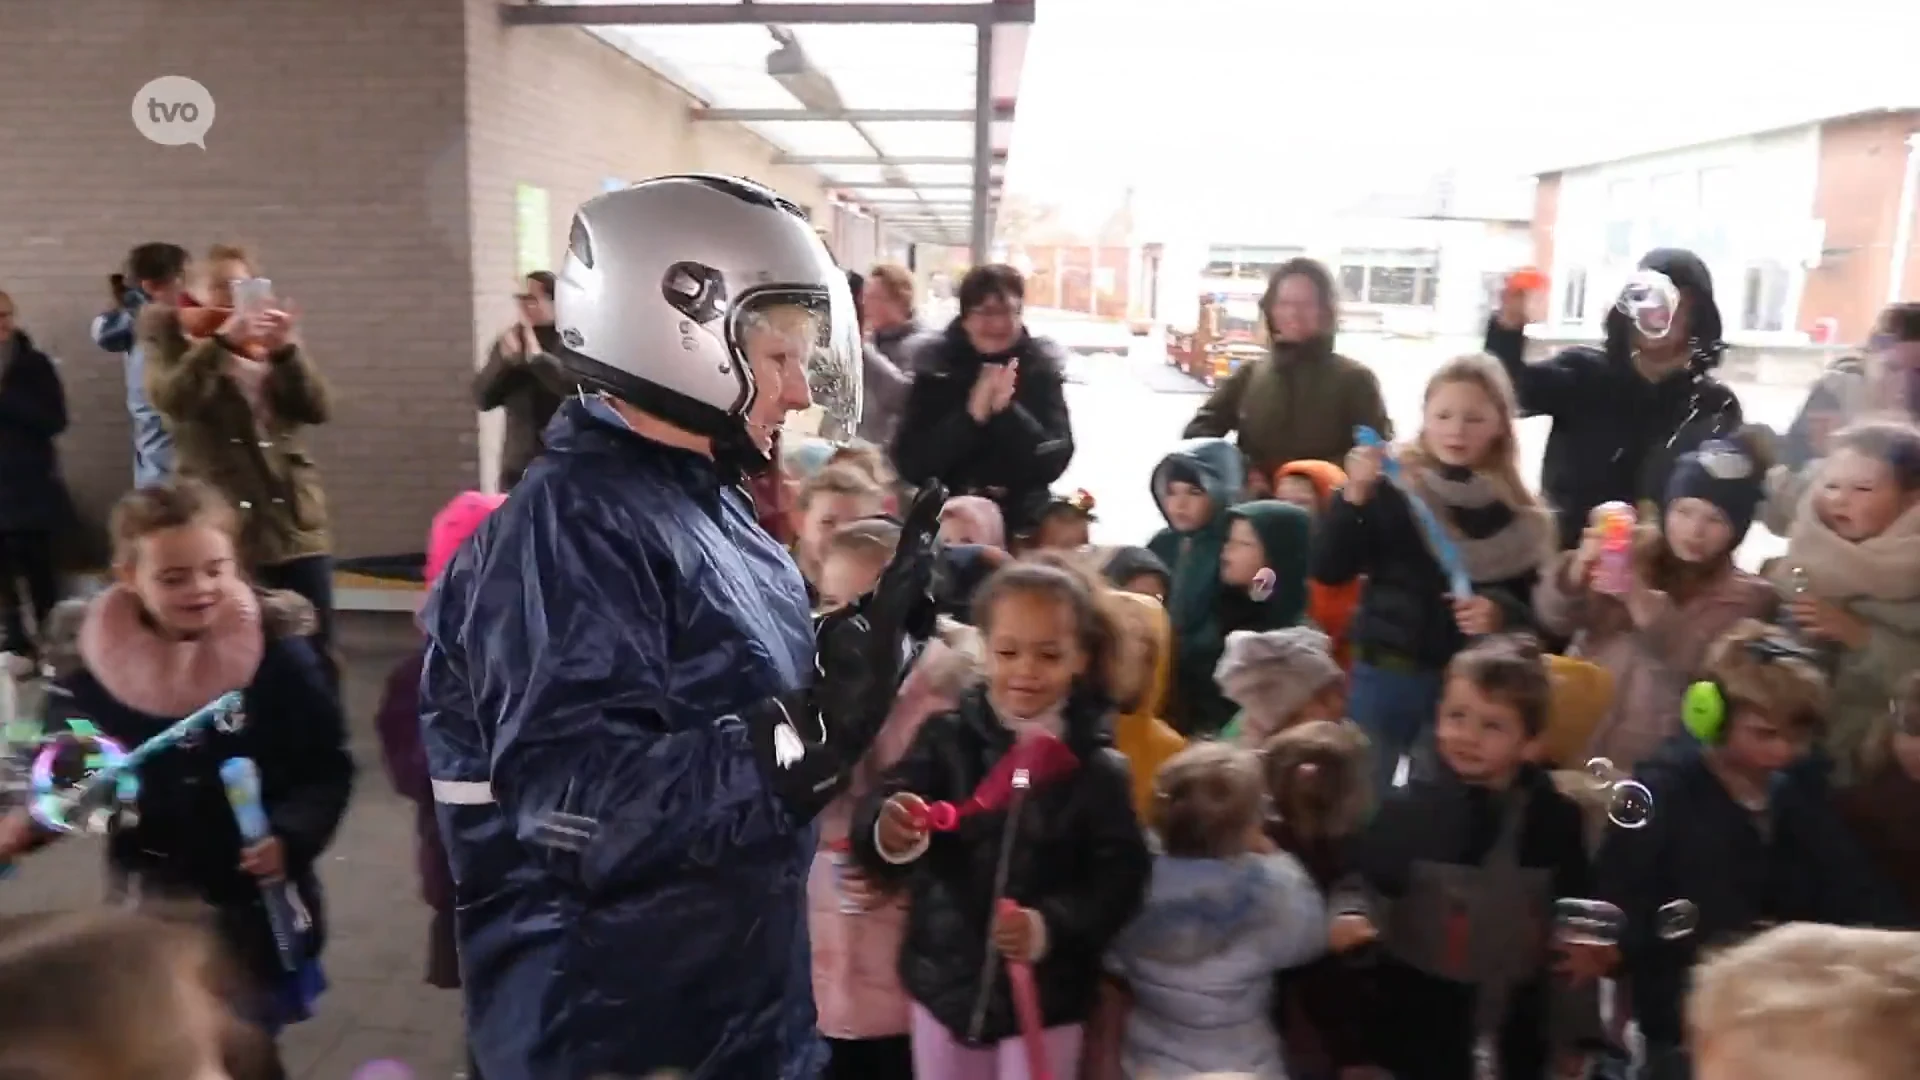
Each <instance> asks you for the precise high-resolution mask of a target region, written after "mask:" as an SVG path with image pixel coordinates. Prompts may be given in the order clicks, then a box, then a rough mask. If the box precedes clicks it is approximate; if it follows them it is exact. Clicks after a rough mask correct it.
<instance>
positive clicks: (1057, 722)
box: [850, 563, 1152, 1080]
mask: <svg viewBox="0 0 1920 1080" xmlns="http://www.w3.org/2000/svg"><path fill="white" fill-rule="evenodd" d="M974 613H975V615H976V616H977V618H978V625H979V628H980V632H981V634H982V636H983V638H984V640H985V643H986V676H987V678H986V684H985V685H984V686H982V687H979V688H977V689H975V690H973V691H972V692H970V693H969V694H968V695H967V696H966V697H965V698H964V699H962V701H961V703H960V707H959V709H957V710H955V711H954V712H950V713H945V714H942V715H939V716H934V717H932V718H930V719H928V720H927V722H926V723H925V724H924V725H923V726H922V727H921V728H920V731H919V734H918V735H916V736H915V738H914V740H913V745H912V746H911V747H910V748H909V749H908V750H907V753H906V756H905V757H903V758H902V759H901V760H900V761H899V762H898V763H897V764H896V765H895V766H894V767H893V769H892V770H890V771H889V772H888V774H887V775H886V777H885V779H884V780H883V781H882V782H881V784H880V786H879V787H878V788H877V789H876V790H875V791H874V792H873V793H872V794H871V795H870V796H869V797H868V798H867V799H866V800H865V801H864V802H863V804H862V806H861V808H860V810H859V812H858V814H857V815H856V817H855V819H854V823H853V827H852V833H851V836H850V840H851V841H852V846H853V853H854V856H855V858H856V859H858V860H859V862H860V864H861V867H862V869H863V870H865V871H866V872H867V873H869V874H871V875H872V876H873V877H874V878H876V879H877V880H879V881H881V882H888V881H891V882H895V883H904V884H905V885H906V886H907V888H908V890H909V893H910V896H911V906H910V908H909V914H908V916H907V931H906V937H905V940H904V941H903V942H902V945H901V949H900V981H901V984H902V985H903V986H904V987H905V988H906V990H907V993H908V994H909V995H910V996H911V997H912V998H913V1001H914V1007H913V1058H914V1074H915V1075H916V1076H918V1077H919V1078H920V1080H971V1078H974V1077H986V1078H989V1080H991V1078H993V1077H1000V1078H1002V1080H1011V1078H1015V1077H1021V1076H1024V1075H1025V1072H1024V1070H1025V1061H1026V1058H1025V1053H1024V1051H1023V1049H1022V1047H1021V1043H1020V1039H1019V1026H1018V1023H1017V1020H1016V1017H1015V1014H1014V1009H1013V1003H1012V999H1011V996H1010V991H1009V986H1008V982H1007V975H1006V964H1005V963H1004V962H1003V958H1004V959H1005V960H1014V961H1026V962H1029V963H1031V964H1032V965H1033V975H1034V981H1035V983H1036V984H1037V986H1038V994H1039V1004H1040V1010H1041V1013H1042V1014H1043V1019H1044V1023H1045V1025H1046V1028H1047V1031H1046V1043H1047V1050H1048V1055H1049V1057H1050V1059H1051V1060H1052V1062H1053V1069H1054V1072H1055V1075H1056V1076H1062V1077H1064V1076H1071V1075H1073V1074H1074V1071H1075V1070H1076V1069H1077V1067H1078V1060H1079V1055H1080V1045H1081V1038H1082V1036H1081V1025H1083V1024H1084V1023H1085V1021H1086V1020H1087V1018H1088V1016H1089V1014H1090V1013H1091V1011H1092V1009H1093V1005H1094V1000H1095V994H1096V991H1097V990H1098V987H1099V982H1100V974H1101V961H1102V957H1103V956H1104V954H1105V952H1106V949H1107V946H1108V944H1109V943H1110V942H1111V941H1112V940H1113V938H1114V937H1115V936H1116V935H1118V934H1119V932H1120V931H1121V930H1122V929H1123V928H1124V927H1125V926H1126V925H1127V923H1128V921H1129V920H1131V919H1132V917H1133V915H1134V913H1135V911H1136V910H1137V909H1138V908H1139V906H1140V901H1141V898H1142V896H1143V895H1144V894H1145V891H1146V884H1147V878H1148V876H1149V874H1150V873H1151V871H1152V863H1151V859H1150V857H1149V855H1148V854H1147V846H1146V840H1145V837H1144V835H1143V834H1142V832H1141V828H1140V824H1139V821H1138V820H1137V819H1136V818H1135V816H1134V810H1133V795H1132V781H1131V778H1130V776H1129V774H1128V772H1127V767H1126V764H1125V760H1124V759H1122V758H1120V757H1119V756H1118V755H1117V754H1115V753H1114V752H1113V751H1112V749H1111V746H1110V743H1109V741H1108V738H1107V734H1106V730H1107V714H1108V712H1109V706H1108V704H1107V701H1106V697H1105V695H1104V693H1103V692H1102V691H1101V690H1100V689H1099V688H1098V680H1097V678H1096V677H1095V673H1098V672H1104V671H1107V670H1109V668H1108V662H1107V652H1108V645H1107V643H1108V642H1109V641H1111V640H1112V635H1111V632H1110V631H1109V629H1108V628H1107V623H1106V617H1105V616H1104V614H1103V613H1102V612H1101V610H1100V608H1099V607H1098V605H1097V603H1096V601H1095V599H1094V597H1093V596H1092V595H1091V593H1090V592H1089V590H1088V588H1087V586H1086V583H1085V582H1084V581H1082V580H1081V578H1080V577H1078V576H1076V575H1074V574H1073V573H1072V572H1070V571H1068V570H1065V569H1062V568H1058V567H1054V566H1048V565H1043V564H1039V563H1015V564H1013V565H1011V566H1008V567H1006V568H1004V569H1002V570H1000V571H998V572H996V573H995V574H994V576H993V577H991V578H989V579H988V580H987V582H986V583H985V584H984V585H983V586H982V587H981V590H980V593H979V594H978V595H977V596H976V597H975V600H974ZM1042 734H1044V735H1047V736H1052V737H1055V738H1058V739H1060V740H1062V741H1064V742H1065V743H1066V745H1067V746H1068V747H1069V748H1071V749H1072V751H1073V752H1074V755H1075V756H1076V757H1077V758H1078V759H1079V767H1078V769H1077V770H1075V771H1074V772H1072V773H1071V775H1068V776H1066V777H1064V778H1058V779H1053V780H1048V779H1046V778H1035V779H1033V781H1032V787H1031V789H1030V791H1029V792H1028V793H1027V794H1026V796H1025V797H1024V799H1023V800H1022V801H1021V802H1018V803H1015V804H1013V805H1012V806H1010V807H1008V808H1006V809H988V810H986V811H984V812H980V813H975V814H972V815H971V816H968V817H965V818H962V819H961V820H960V823H959V826H958V828H957V829H955V830H954V831H952V832H942V833H933V832H929V831H928V830H927V827H926V823H925V822H924V820H922V819H921V818H919V817H918V816H917V814H916V811H920V810H924V809H925V806H926V804H927V803H928V802H932V801H935V800H942V801H947V802H951V803H954V804H964V803H966V802H967V800H968V799H969V798H970V797H971V796H972V795H973V794H974V793H975V791H976V790H977V789H978V788H979V787H980V785H981V783H982V781H983V780H985V779H986V778H987V776H988V775H989V774H990V773H992V772H993V771H994V766H995V765H996V764H997V763H998V762H999V761H1000V760H1001V759H1002V758H1003V757H1005V756H1006V755H1007V754H1008V753H1009V752H1010V751H1011V750H1013V748H1014V746H1015V744H1016V743H1017V742H1018V741H1020V740H1023V739H1030V738H1036V737H1039V736H1041V735H1042ZM1009 829H1012V830H1013V832H1012V834H1011V835H1012V841H1011V844H1010V846H1008V836H1009V834H1008V830H1009ZM1003 852H1004V853H1005V854H1004V855H1003ZM1003 858H1004V859H1005V860H1006V861H1005V862H1004V863H1003V862H1002V859H1003ZM1002 901H1010V902H1011V904H1012V905H1013V907H1012V908H1011V909H1008V910H1002V908H1001V902H1002ZM989 943H991V951H988V950H989ZM983 960H984V961H985V964H984V966H983V963H982V961H983Z"/></svg>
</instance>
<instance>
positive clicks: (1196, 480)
mask: <svg viewBox="0 0 1920 1080" xmlns="http://www.w3.org/2000/svg"><path fill="white" fill-rule="evenodd" d="M1245 468H1246V467H1245V464H1244V463H1243V461H1242V459H1241V457H1240V451H1239V449H1238V448H1236V447H1235V446H1234V445H1233V444H1232V443H1230V442H1228V441H1227V440H1225V439H1212V438H1208V439H1189V440H1187V441H1186V442H1183V443H1181V444H1180V445H1179V446H1177V447H1175V448H1174V450H1173V452H1172V453H1170V454H1168V455H1167V456H1166V457H1164V458H1162V459H1161V460H1160V464H1159V465H1157V466H1155V467H1154V470H1153V477H1152V481H1151V483H1152V489H1153V498H1154V501H1155V503H1157V504H1158V505H1159V507H1160V513H1161V516H1163V517H1165V518H1166V520H1167V527H1166V528H1164V529H1161V530H1160V531H1159V532H1158V533H1155V534H1154V537H1153V539H1152V540H1149V541H1148V542H1147V550H1149V551H1151V552H1152V553H1153V554H1154V555H1155V556H1156V557H1157V558H1159V560H1160V561H1161V562H1162V563H1163V564H1165V565H1166V566H1167V567H1168V568H1169V569H1170V570H1171V573H1172V588H1171V590H1170V591H1169V592H1168V594H1167V615H1168V616H1169V617H1170V618H1171V619H1172V620H1173V641H1174V650H1175V651H1174V662H1173V694H1172V696H1171V697H1170V698H1169V699H1168V703H1167V719H1168V720H1170V721H1172V722H1173V725H1174V726H1175V727H1177V728H1179V729H1180V730H1181V731H1183V732H1185V733H1187V734H1193V733H1195V732H1196V731H1199V732H1202V733H1206V732H1208V731H1211V730H1217V728H1218V725H1219V723H1224V722H1225V720H1226V717H1225V716H1219V717H1218V719H1217V721H1216V723H1215V727H1214V728H1213V729H1208V728H1206V727H1205V723H1206V720H1207V717H1208V715H1209V714H1207V713H1205V712H1200V711H1198V710H1199V709H1200V708H1202V707H1204V706H1205V705H1206V704H1207V703H1209V702H1215V701H1217V700H1218V699H1219V691H1218V690H1217V689H1215V687H1214V685H1213V668H1214V665H1215V664H1217V663H1219V662H1220V649H1221V647H1222V645H1223V644H1224V642H1225V638H1226V634H1225V632H1224V631H1222V630H1221V628H1220V612H1219V599H1220V551H1221V548H1222V547H1223V546H1224V545H1225V543H1226V539H1227V532H1228V526H1229V524H1230V521H1231V519H1230V518H1229V517H1228V514H1227V511H1228V509H1229V508H1230V507H1232V505H1233V503H1234V501H1235V500H1236V499H1238V498H1239V493H1240V488H1241V486H1242V485H1243V484H1244V483H1245V481H1246V473H1245ZM1219 711H1220V710H1219V709H1218V708H1217V707H1216V708H1214V710H1213V712H1214V713H1218V712H1219Z"/></svg>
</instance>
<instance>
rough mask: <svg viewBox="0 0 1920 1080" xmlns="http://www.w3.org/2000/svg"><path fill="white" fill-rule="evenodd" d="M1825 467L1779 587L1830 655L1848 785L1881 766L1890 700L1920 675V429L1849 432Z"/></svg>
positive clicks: (1839, 757) (1799, 521)
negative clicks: (1879, 756)
mask: <svg viewBox="0 0 1920 1080" xmlns="http://www.w3.org/2000/svg"><path fill="white" fill-rule="evenodd" d="M1818 469H1819V472H1818V474H1817V478H1816V479H1815V480H1814V482H1813V485H1812V488H1811V490H1809V491H1808V493H1807V495H1806V497H1805V498H1803V499H1802V501H1801V503H1800V508H1799V510H1798V511H1797V512H1796V513H1795V515H1794V521H1793V527H1792V528H1791V529H1789V530H1788V532H1787V553H1786V555H1785V557H1784V558H1783V559H1782V560H1780V562H1781V563H1783V564H1784V566H1785V569H1784V570H1782V571H1779V572H1778V574H1777V576H1776V578H1775V584H1776V585H1778V586H1780V587H1781V588H1782V589H1783V590H1784V591H1785V592H1786V593H1787V594H1788V595H1787V600H1786V613H1787V615H1788V616H1789V617H1790V618H1791V620H1792V625H1793V626H1794V627H1795V628H1796V629H1797V631H1798V633H1799V634H1800V635H1801V636H1802V637H1804V638H1806V639H1808V640H1810V641H1812V642H1813V643H1815V644H1816V645H1817V646H1819V647H1820V648H1822V649H1823V650H1824V651H1825V652H1826V654H1827V655H1826V660H1827V668H1828V673H1829V675H1830V676H1831V678H1832V680H1833V694H1832V697H1831V698H1830V700H1829V703H1828V711H1827V717H1826V720H1827V724H1826V739H1825V742H1824V749H1825V751H1826V755H1825V756H1826V757H1827V758H1828V759H1830V761H1831V763H1832V768H1833V780H1834V782H1835V783H1836V784H1838V785H1840V786H1846V785H1848V784H1851V783H1853V782H1854V781H1855V780H1856V779H1858V778H1859V776H1860V775H1861V774H1862V772H1863V771H1866V770H1868V769H1870V768H1872V767H1873V766H1874V765H1876V764H1877V761H1875V760H1874V754H1875V751H1876V749H1877V748H1880V747H1883V746H1884V745H1885V741H1886V740H1885V738H1884V732H1885V728H1886V725H1887V722H1888V717H1889V710H1888V703H1889V702H1891V701H1894V700H1896V699H1897V698H1898V696H1899V693H1900V689H1901V686H1902V684H1903V682H1904V680H1905V679H1906V677H1907V675H1908V674H1910V673H1911V672H1914V671H1920V428H1915V427H1914V426H1913V425H1912V424H1909V423H1906V422H1904V421H1870V422H1866V423H1862V424H1857V425H1854V426H1852V427H1849V428H1847V429H1846V430H1843V431H1840V432H1838V433H1836V434H1835V435H1834V437H1833V449H1832V452H1831V453H1829V454H1828V455H1827V457H1826V459H1825V460H1823V461H1822V462H1820V464H1819V466H1818Z"/></svg>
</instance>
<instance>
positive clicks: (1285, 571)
mask: <svg viewBox="0 0 1920 1080" xmlns="http://www.w3.org/2000/svg"><path fill="white" fill-rule="evenodd" d="M1240 519H1244V520H1245V521H1246V522H1247V524H1249V525H1252V526H1253V531H1254V532H1255V533H1257V534H1259V536H1260V546H1261V547H1262V548H1263V549H1265V552H1266V567H1267V569H1269V570H1272V571H1273V595H1272V596H1269V597H1268V598H1267V599H1265V600H1263V601H1259V602H1257V603H1256V604H1254V605H1253V606H1252V607H1250V608H1249V609H1248V615H1249V616H1250V617H1249V618H1246V619H1244V620H1238V621H1244V622H1245V625H1226V624H1225V623H1226V620H1223V625H1222V626H1221V627H1220V636H1221V640H1222V641H1225V640H1226V635H1228V634H1230V633H1232V632H1233V631H1235V630H1252V631H1255V632H1258V633H1264V632H1266V631H1268V630H1285V629H1286V628H1287V627H1289V626H1298V625H1300V623H1301V622H1302V621H1303V620H1304V619H1305V618H1306V617H1307V567H1308V563H1309V561H1310V560H1311V558H1312V555H1313V515H1312V514H1309V513H1307V512H1306V511H1305V510H1302V509H1301V508H1299V507H1298V506H1295V505H1293V504H1292V503H1288V502H1281V501H1280V500H1278V499H1260V500H1257V501H1255V502H1247V503H1241V504H1240V505H1238V506H1236V507H1233V508H1232V509H1230V510H1228V511H1227V523H1228V527H1229V528H1231V527H1232V523H1233V522H1234V521H1235V520H1240Z"/></svg>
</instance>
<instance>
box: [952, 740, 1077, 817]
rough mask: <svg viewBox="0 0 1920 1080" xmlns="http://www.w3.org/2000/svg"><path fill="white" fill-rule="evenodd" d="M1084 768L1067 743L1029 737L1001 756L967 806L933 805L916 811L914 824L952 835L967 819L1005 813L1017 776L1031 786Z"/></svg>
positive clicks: (961, 804) (966, 803)
mask: <svg viewBox="0 0 1920 1080" xmlns="http://www.w3.org/2000/svg"><path fill="white" fill-rule="evenodd" d="M1079 767H1080V758H1079V757H1078V756H1077V755H1075V754H1074V752H1073V750H1072V749H1071V748H1070V747H1068V746H1067V744H1066V743H1064V742H1061V741H1060V740H1059V739H1058V738H1056V737H1054V736H1052V735H1048V734H1046V733H1044V732H1042V733H1039V734H1034V735H1028V736H1026V737H1024V738H1022V739H1020V740H1019V741H1017V742H1015V743H1014V744H1013V748H1012V749H1010V750H1008V751H1007V752H1006V753H1005V754H1002V755H1001V756H1000V760H999V761H997V762H995V763H994V766H993V769H992V770H991V771H990V772H988V773H987V776H986V779H984V780H982V781H980V786H979V787H976V788H974V789H973V794H972V795H970V796H968V797H967V800H966V801H965V802H963V803H959V804H957V805H956V804H954V803H950V802H932V803H927V804H925V808H924V809H923V810H922V809H916V813H915V821H914V824H915V825H916V826H918V827H919V828H922V829H926V830H929V831H932V832H952V831H953V830H955V829H957V828H959V827H960V822H961V820H962V819H963V818H966V817H970V816H972V815H974V814H981V813H990V812H992V811H995V810H1005V809H1006V808H1007V805H1008V804H1009V803H1010V802H1012V801H1013V788H1014V774H1015V773H1019V772H1024V773H1025V774H1026V777H1027V783H1028V785H1029V786H1033V787H1038V786H1039V785H1041V784H1048V783H1053V782H1054V781H1057V780H1064V779H1066V778H1067V777H1069V776H1071V775H1073V773H1074V771H1075V770H1076V769H1078V768H1079Z"/></svg>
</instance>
